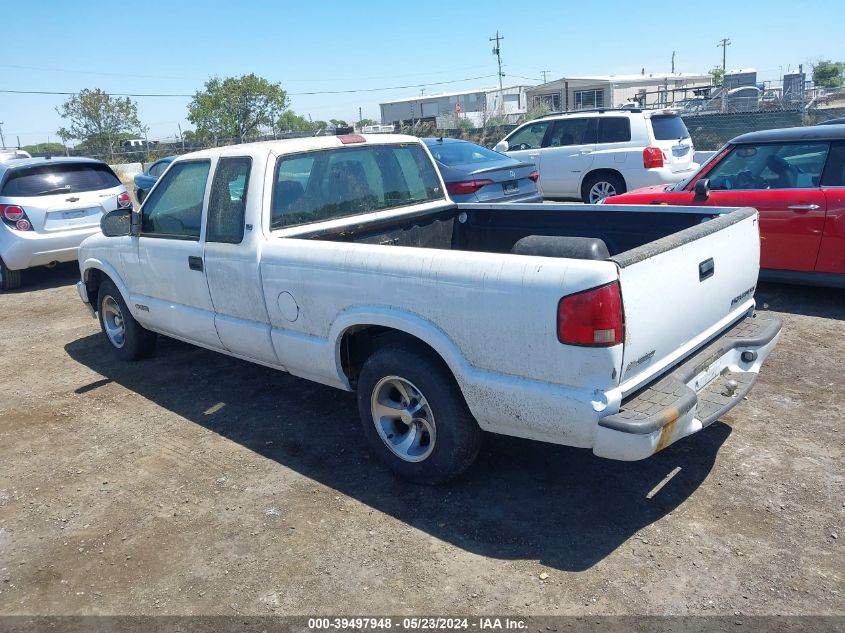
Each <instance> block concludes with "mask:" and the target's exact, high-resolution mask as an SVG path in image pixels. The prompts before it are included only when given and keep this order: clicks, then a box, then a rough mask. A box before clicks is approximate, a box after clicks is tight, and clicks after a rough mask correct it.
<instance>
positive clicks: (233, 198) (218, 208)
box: [205, 156, 252, 244]
mask: <svg viewBox="0 0 845 633" xmlns="http://www.w3.org/2000/svg"><path fill="white" fill-rule="evenodd" d="M251 167H252V159H251V158H249V157H248V156H244V157H237V158H221V159H220V160H219V161H218V162H217V168H216V169H215V170H214V180H212V182H211V193H210V195H209V198H208V225H207V227H206V230H205V241H206V242H222V243H224V244H240V243H241V242H242V241H243V239H244V221H245V218H244V216H245V214H246V194H247V183H248V182H249V171H250V168H251Z"/></svg>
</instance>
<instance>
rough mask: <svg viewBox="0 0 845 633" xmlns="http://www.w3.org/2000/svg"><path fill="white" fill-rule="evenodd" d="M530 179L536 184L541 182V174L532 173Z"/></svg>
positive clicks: (529, 175) (537, 172)
mask: <svg viewBox="0 0 845 633" xmlns="http://www.w3.org/2000/svg"><path fill="white" fill-rule="evenodd" d="M528 177H529V178H530V179H531V180H533V181H534V182H537V181H538V180H540V172H539V171H532V172H531V173H530V174H528Z"/></svg>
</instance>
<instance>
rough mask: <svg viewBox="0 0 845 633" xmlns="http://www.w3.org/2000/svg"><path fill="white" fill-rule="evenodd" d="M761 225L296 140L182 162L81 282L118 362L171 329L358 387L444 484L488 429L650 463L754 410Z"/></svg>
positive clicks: (355, 142)
mask: <svg viewBox="0 0 845 633" xmlns="http://www.w3.org/2000/svg"><path fill="white" fill-rule="evenodd" d="M757 223H758V220H757V213H756V211H754V210H753V209H714V208H708V209H702V208H677V209H673V210H672V212H666V211H665V210H661V211H656V210H655V209H654V207H648V206H643V207H624V208H623V207H610V206H589V205H584V206H581V205H578V206H575V205H565V204H558V205H539V204H534V205H532V204H498V205H496V204H471V205H470V204H467V205H457V204H455V203H454V202H452V201H451V200H449V199H448V197H446V195H445V194H444V186H443V182H442V180H441V178H440V176H439V175H438V172H437V170H436V168H435V166H434V164H433V162H432V159H431V155H430V154H429V152H428V150H427V149H426V148H425V146H424V145H423V144H422V143H421V142H420V141H418V140H417V139H415V138H412V137H407V136H395V135H378V136H372V137H366V138H365V137H362V136H357V135H348V136H340V137H317V138H307V139H292V140H285V141H274V142H267V143H255V144H247V145H238V146H232V147H224V148H217V149H212V150H204V151H200V152H196V153H193V154H188V155H186V156H182V157H179V158H178V159H177V160H175V161H174V162H173V163H172V164H171V165H170V167H169V168H168V169H167V171H166V172H165V173H164V175H163V176H162V177H161V179H160V180H159V181H158V182H157V183H156V185H155V186H154V187H153V189H152V190H151V191H150V193H149V194H148V197H147V198H146V200H145V201H144V204H143V206H142V207H141V209H140V211H139V212H133V213H131V214H130V213H128V212H112V213H110V214H108V215H107V216H105V217H104V218H103V222H102V228H103V235H96V236H93V237H90V238H88V239H87V240H86V241H85V242H84V243H83V245H82V247H81V249H80V254H79V261H80V268H81V275H82V280H81V281H80V283H79V286H78V287H79V293H80V296H81V298H82V300H83V301H84V302H86V303H87V304H89V306H91V308H92V311H93V312H96V313H97V314H98V315H99V320H100V323H101V326H102V329H103V331H104V333H105V337H106V340H107V341H108V343H109V345H110V346H111V347H112V349H113V350H114V352H115V353H116V354H117V355H118V356H119V357H120V358H123V359H126V360H134V359H136V358H140V357H143V356H145V355H148V354H150V353H151V352H152V350H153V347H154V344H155V339H156V333H159V334H163V335H166V336H170V337H173V338H177V339H180V340H183V341H188V342H190V343H193V344H196V345H199V346H202V347H206V348H208V349H212V350H216V351H218V352H222V353H224V354H229V355H231V356H236V357H238V358H243V359H247V360H250V361H253V362H256V363H260V364H263V365H266V366H268V367H272V368H275V369H279V370H283V371H287V372H290V373H291V374H294V375H296V376H300V377H302V378H306V379H309V380H313V381H317V382H320V383H323V384H326V385H331V386H333V387H337V388H339V389H345V390H357V394H358V405H359V413H360V416H361V420H362V428H363V433H364V435H365V436H366V437H367V440H368V442H369V443H370V446H371V449H372V450H373V451H374V452H375V453H376V454H377V455H378V456H379V457H380V458H381V459H382V460H383V461H384V462H385V463H386V464H387V465H388V466H389V467H390V468H392V469H393V470H394V471H395V472H396V473H397V474H399V475H400V476H403V477H405V478H407V479H410V480H413V481H418V482H426V483H434V482H441V481H445V480H447V479H449V478H451V477H454V476H455V475H457V474H459V473H460V472H462V471H463V470H464V469H466V468H467V467H468V466H469V465H470V464H471V463H472V461H473V459H474V458H475V456H476V454H477V452H478V449H479V445H480V441H481V436H482V431H489V432H494V433H502V434H506V435H513V436H519V437H525V438H531V439H536V440H542V441H547V442H554V443H558V444H566V445H570V446H577V447H585V448H591V449H592V450H593V452H594V453H595V454H596V455H600V456H603V457H609V458H613V459H621V460H636V459H642V458H645V457H647V456H649V455H651V454H653V453H655V452H656V451H659V450H661V449H662V448H664V447H665V446H667V445H669V444H671V443H672V442H674V441H676V440H678V439H680V438H682V437H684V436H686V435H689V434H690V433H694V432H696V431H698V430H700V429H702V428H703V427H705V426H707V425H708V424H710V423H712V422H713V421H715V420H716V419H718V417H719V416H720V415H722V414H723V413H724V412H725V411H727V410H728V409H730V408H731V407H733V406H734V405H736V404H738V403H739V402H740V401H741V400H742V398H743V396H744V395H745V394H746V393H747V392H748V391H749V389H750V388H751V385H752V383H753V382H754V380H755V379H756V377H757V375H758V372H759V369H760V366H761V364H762V362H763V360H764V359H765V358H766V356H767V355H768V354H769V352H770V351H771V350H772V348H773V347H774V345H775V343H776V341H777V338H778V335H779V331H780V323H779V321H777V320H775V319H772V318H769V317H764V316H755V315H754V289H755V286H756V283H757V274H758V265H759V256H760V251H759V237H758V226H757Z"/></svg>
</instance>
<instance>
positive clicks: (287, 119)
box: [276, 110, 311, 132]
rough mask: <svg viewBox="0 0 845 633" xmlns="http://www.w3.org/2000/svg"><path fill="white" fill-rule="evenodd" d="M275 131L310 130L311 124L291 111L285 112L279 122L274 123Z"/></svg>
mask: <svg viewBox="0 0 845 633" xmlns="http://www.w3.org/2000/svg"><path fill="white" fill-rule="evenodd" d="M276 129H277V130H279V131H281V132H288V131H291V130H296V131H302V130H309V131H310V130H311V123H310V122H309V121H308V119H306V118H305V117H304V116H299V115H298V114H297V113H296V112H294V111H293V110H285V111H284V112H283V113H282V116H280V117H279V120H278V121H276Z"/></svg>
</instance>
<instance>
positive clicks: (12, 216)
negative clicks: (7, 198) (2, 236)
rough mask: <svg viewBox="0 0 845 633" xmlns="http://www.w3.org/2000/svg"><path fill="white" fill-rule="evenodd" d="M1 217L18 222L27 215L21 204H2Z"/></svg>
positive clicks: (0, 205) (0, 206)
mask: <svg viewBox="0 0 845 633" xmlns="http://www.w3.org/2000/svg"><path fill="white" fill-rule="evenodd" d="M0 217H2V218H3V219H4V220H8V221H9V222H17V221H18V220H21V219H23V218H24V217H26V214H25V213H24V212H23V209H21V208H20V207H19V206H16V205H5V204H0Z"/></svg>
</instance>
